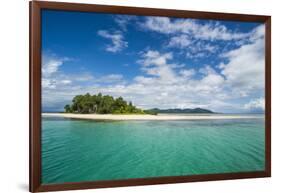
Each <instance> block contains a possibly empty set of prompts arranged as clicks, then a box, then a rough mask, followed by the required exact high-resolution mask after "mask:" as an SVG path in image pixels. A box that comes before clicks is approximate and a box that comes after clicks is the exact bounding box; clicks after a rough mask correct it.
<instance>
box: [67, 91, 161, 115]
mask: <svg viewBox="0 0 281 193" xmlns="http://www.w3.org/2000/svg"><path fill="white" fill-rule="evenodd" d="M64 109H65V112H66V113H83V114H89V113H96V114H156V113H150V111H144V110H142V109H139V108H137V107H135V106H134V105H133V104H132V102H129V103H128V102H127V101H125V100H124V99H123V98H122V97H118V98H116V99H115V98H113V97H112V96H109V95H102V94H101V93H99V94H97V95H90V94H89V93H87V94H85V95H77V96H75V97H74V98H73V99H72V104H67V105H65V107H64Z"/></svg>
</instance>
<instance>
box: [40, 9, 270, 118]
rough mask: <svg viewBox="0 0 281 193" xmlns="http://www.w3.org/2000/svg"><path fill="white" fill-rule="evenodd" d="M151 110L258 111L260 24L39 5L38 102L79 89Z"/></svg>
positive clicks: (59, 103) (59, 104) (58, 101)
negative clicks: (69, 10) (40, 40)
mask: <svg viewBox="0 0 281 193" xmlns="http://www.w3.org/2000/svg"><path fill="white" fill-rule="evenodd" d="M87 92H89V93H91V94H97V93H98V92H101V93H103V94H109V95H112V96H114V97H118V96H122V97H123V98H125V99H126V100H128V101H132V102H133V104H134V105H136V106H138V107H140V108H144V109H149V108H154V107H158V108H195V107H201V108H208V109H211V110H213V111H217V112H228V113H231V112H235V113H238V112H261V111H263V110H264V25H263V24H261V23H248V22H223V21H211V20H194V19H182V18H167V17H144V16H129V15H112V14H100V13H82V12H66V11H52V10H44V11H43V12H42V107H43V111H62V110H63V107H64V105H65V104H67V103H69V102H70V101H71V99H72V97H73V96H75V95H77V94H85V93H87Z"/></svg>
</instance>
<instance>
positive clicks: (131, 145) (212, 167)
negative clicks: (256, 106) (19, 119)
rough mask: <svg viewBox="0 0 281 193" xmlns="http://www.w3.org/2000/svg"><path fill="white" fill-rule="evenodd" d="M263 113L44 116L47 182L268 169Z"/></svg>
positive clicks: (44, 180) (43, 136) (44, 162)
mask: <svg viewBox="0 0 281 193" xmlns="http://www.w3.org/2000/svg"><path fill="white" fill-rule="evenodd" d="M264 130H265V129H264V118H262V117H261V118H260V119H236V120H231V119H229V120H194V121H192V120H188V121H87V120H73V119H65V118H55V117H52V118H51V117H49V118H46V117H45V118H42V182H43V183H44V184H49V183H64V182H81V181H98V180H114V179H128V178H146V177H159V176H181V175H194V174H212V173H225V172H226V173H227V172H242V171H243V172H244V171H261V170H264V163H265V155H264V152H265V145H264Z"/></svg>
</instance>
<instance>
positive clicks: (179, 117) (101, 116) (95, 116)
mask: <svg viewBox="0 0 281 193" xmlns="http://www.w3.org/2000/svg"><path fill="white" fill-rule="evenodd" d="M42 116H43V117H62V118H71V119H87V120H116V121H129V120H156V121H157V120H162V121H165V120H167V121H168V120H215V119H259V118H261V117H259V116H254V115H224V114H216V115H213V114H212V115H211V114H204V115H202V114H198V115H194V114H191V115H172V114H169V115H168V114H159V115H149V114H143V115H139V114H75V113H42Z"/></svg>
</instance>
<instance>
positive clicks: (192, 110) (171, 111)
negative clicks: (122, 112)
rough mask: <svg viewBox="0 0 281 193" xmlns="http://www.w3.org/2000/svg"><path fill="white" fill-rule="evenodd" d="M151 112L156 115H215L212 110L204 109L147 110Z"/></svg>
mask: <svg viewBox="0 0 281 193" xmlns="http://www.w3.org/2000/svg"><path fill="white" fill-rule="evenodd" d="M147 111H149V112H153V113H155V114H157V113H214V112H213V111H211V110H208V109H202V108H194V109H188V108H187V109H178V108H176V109H158V108H153V109H149V110H147Z"/></svg>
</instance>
